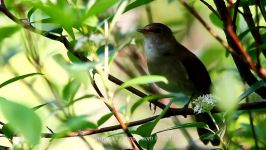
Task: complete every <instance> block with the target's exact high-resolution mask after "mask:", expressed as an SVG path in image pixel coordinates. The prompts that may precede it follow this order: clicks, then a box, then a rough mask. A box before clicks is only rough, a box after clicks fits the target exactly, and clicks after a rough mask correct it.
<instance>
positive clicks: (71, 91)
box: [63, 79, 81, 104]
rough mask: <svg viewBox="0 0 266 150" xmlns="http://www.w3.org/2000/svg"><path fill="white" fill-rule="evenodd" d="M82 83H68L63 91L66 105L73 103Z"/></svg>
mask: <svg viewBox="0 0 266 150" xmlns="http://www.w3.org/2000/svg"><path fill="white" fill-rule="evenodd" d="M80 85H81V82H80V81H78V80H75V79H74V80H71V81H69V82H68V83H67V85H66V86H65V87H64V89H63V100H64V101H65V102H66V104H69V103H71V102H72V101H73V98H74V96H75V95H76V93H77V91H78V89H79V87H80Z"/></svg>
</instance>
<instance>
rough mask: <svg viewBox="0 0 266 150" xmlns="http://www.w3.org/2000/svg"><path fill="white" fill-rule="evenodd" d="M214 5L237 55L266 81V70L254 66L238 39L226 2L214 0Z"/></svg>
mask: <svg viewBox="0 0 266 150" xmlns="http://www.w3.org/2000/svg"><path fill="white" fill-rule="evenodd" d="M214 3H215V5H216V7H217V9H218V12H219V14H220V16H221V20H222V21H223V22H224V32H225V33H226V36H227V38H229V41H231V42H232V43H233V44H234V51H235V52H236V53H237V54H239V55H241V57H244V58H245V59H244V60H243V61H244V62H245V63H246V64H247V65H248V66H249V68H251V69H252V70H253V71H255V72H256V73H257V74H258V75H259V76H260V77H261V78H262V79H266V70H265V69H264V68H261V67H260V68H258V67H257V66H256V65H255V64H254V62H253V60H252V59H251V57H250V55H249V54H248V53H247V51H246V50H245V49H244V47H243V45H242V44H241V42H240V40H239V39H238V37H237V35H236V33H235V29H234V25H233V21H232V19H231V16H230V14H229V12H228V11H227V7H226V5H225V3H224V1H221V0H214ZM231 46H232V45H231Z"/></svg>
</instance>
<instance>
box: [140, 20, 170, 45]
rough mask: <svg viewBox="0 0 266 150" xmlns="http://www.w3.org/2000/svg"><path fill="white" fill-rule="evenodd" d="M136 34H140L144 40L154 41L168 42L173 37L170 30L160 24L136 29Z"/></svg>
mask: <svg viewBox="0 0 266 150" xmlns="http://www.w3.org/2000/svg"><path fill="white" fill-rule="evenodd" d="M138 32H140V33H142V34H143V35H144V37H145V38H150V39H152V40H155V41H158V40H159V41H162V40H163V41H164V40H169V39H170V38H172V37H173V33H172V31H171V29H170V28H168V27H167V26H166V25H164V24H162V23H151V24H148V25H146V26H145V27H144V28H141V29H138Z"/></svg>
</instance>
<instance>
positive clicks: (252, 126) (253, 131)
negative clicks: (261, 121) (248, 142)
mask: <svg viewBox="0 0 266 150" xmlns="http://www.w3.org/2000/svg"><path fill="white" fill-rule="evenodd" d="M248 102H249V99H248V98H247V103H248ZM248 115H249V123H250V127H251V131H252V136H253V139H254V143H255V149H257V150H258V149H259V146H258V138H257V135H256V131H255V127H254V118H253V115H252V112H251V111H250V110H248Z"/></svg>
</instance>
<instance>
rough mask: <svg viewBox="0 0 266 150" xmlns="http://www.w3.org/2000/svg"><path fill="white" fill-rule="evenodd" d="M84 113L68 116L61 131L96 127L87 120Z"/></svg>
mask: <svg viewBox="0 0 266 150" xmlns="http://www.w3.org/2000/svg"><path fill="white" fill-rule="evenodd" d="M87 117H88V116H86V115H81V116H75V117H70V118H68V119H67V120H66V121H65V122H64V125H63V126H62V127H63V133H67V132H70V131H73V132H74V131H79V130H83V129H96V128H97V125H95V124H94V123H92V122H89V121H87Z"/></svg>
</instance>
